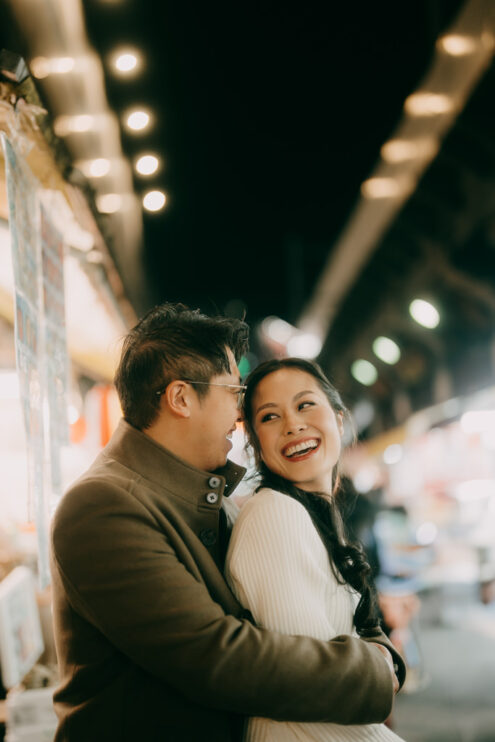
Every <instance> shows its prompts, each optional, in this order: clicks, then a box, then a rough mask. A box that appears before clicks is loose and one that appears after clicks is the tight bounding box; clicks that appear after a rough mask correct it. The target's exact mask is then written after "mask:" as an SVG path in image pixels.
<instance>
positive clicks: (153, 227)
mask: <svg viewBox="0 0 495 742" xmlns="http://www.w3.org/2000/svg"><path fill="white" fill-rule="evenodd" d="M459 5H460V3H459V2H458V1H457V2H452V1H451V2H431V1H430V0H423V1H417V0H414V2H413V1H411V2H401V3H397V2H383V3H379V4H376V3H374V4H371V3H364V2H363V3H358V4H356V3H354V4H347V5H345V6H342V7H340V6H336V5H335V4H333V3H332V4H330V3H327V2H325V3H322V2H320V3H317V2H307V3H305V4H304V6H302V5H294V6H292V7H284V5H283V4H282V3H274V2H254V3H249V4H247V3H242V4H241V3H232V2H215V3H212V4H206V3H199V2H181V3H176V2H165V3H162V4H161V6H160V8H161V10H160V11H157V10H156V6H155V4H154V3H151V2H149V1H147V2H141V3H138V2H131V0H128V2H127V3H126V4H123V5H122V6H121V7H118V8H117V7H115V6H113V7H107V8H106V9H105V8H104V7H103V5H102V4H101V3H97V2H96V1H93V2H86V3H85V6H86V10H87V14H88V26H89V32H90V37H91V40H92V43H93V44H94V45H95V47H96V48H97V49H98V51H100V52H101V53H103V54H105V53H106V52H107V51H109V50H110V49H111V48H112V46H113V45H114V44H115V43H117V42H120V43H122V42H126V41H127V42H129V43H131V44H135V45H136V46H137V47H138V48H142V49H143V50H144V51H145V54H146V59H147V64H146V68H145V71H144V73H143V74H142V75H141V76H140V77H139V78H137V79H136V80H135V81H134V82H129V81H128V80H126V81H122V80H115V78H112V77H111V76H109V77H108V79H107V89H108V94H109V99H110V103H111V104H112V105H113V106H114V107H115V108H116V110H117V111H120V110H124V109H125V108H126V106H127V105H128V104H131V103H134V102H142V103H146V104H148V105H149V106H150V107H151V108H152V109H153V110H154V111H156V114H157V121H156V125H155V128H154V130H153V132H152V133H151V134H149V135H147V136H146V137H145V138H144V139H143V140H141V139H140V140H138V139H136V138H131V137H129V136H126V135H125V134H124V135H123V136H124V139H123V144H124V149H125V151H126V152H127V153H128V154H130V155H132V154H133V152H136V153H137V152H138V151H139V150H140V149H143V146H144V147H145V148H147V149H148V148H149V149H153V150H156V151H157V152H159V153H161V154H162V155H163V158H164V161H165V167H164V169H163V172H162V173H161V175H160V176H159V177H158V178H157V180H156V182H157V185H162V186H163V187H164V188H165V189H166V191H167V194H168V198H169V202H168V208H167V209H166V210H165V212H164V213H163V214H162V215H159V216H158V215H155V216H145V255H146V265H147V270H148V275H149V277H150V286H151V287H152V290H151V291H150V299H151V300H164V299H171V300H179V299H180V300H183V301H185V302H187V303H191V304H195V305H201V306H202V307H203V308H204V309H205V310H207V311H214V310H215V309H219V310H221V311H222V310H224V308H225V305H226V304H227V302H229V301H230V300H233V299H240V300H242V301H243V302H244V303H245V304H246V305H247V310H248V319H251V320H256V319H257V318H258V317H262V316H264V315H266V314H280V315H281V316H284V317H285V318H286V319H289V320H292V321H295V320H296V318H297V315H298V313H299V312H300V310H301V308H302V305H303V303H304V301H305V300H306V299H307V298H308V296H309V294H310V292H311V290H312V288H313V285H314V281H315V278H316V276H317V274H318V272H319V270H320V269H321V267H322V265H323V262H324V260H325V258H326V256H327V255H328V252H329V250H330V249H331V246H332V243H333V242H334V241H335V238H336V236H337V235H338V232H339V231H340V229H341V228H342V227H343V225H344V223H345V221H346V218H347V216H348V215H349V212H350V210H351V209H352V206H353V204H354V202H355V200H356V198H357V196H358V192H359V186H360V183H361V182H362V180H363V179H364V178H365V177H366V176H367V175H368V174H369V172H370V170H371V168H372V167H373V165H374V163H375V161H376V159H377V157H378V154H379V149H380V146H381V144H382V143H383V142H384V141H385V139H386V138H387V136H388V135H389V134H390V133H391V131H392V130H393V129H394V127H395V125H396V123H397V120H398V118H399V116H400V113H401V109H402V105H403V102H404V99H405V98H406V97H407V95H408V94H409V93H410V92H411V91H412V90H413V89H414V88H415V86H416V85H417V84H418V82H419V81H420V79H421V77H422V76H423V74H424V73H425V71H426V69H427V67H428V64H429V62H430V59H431V54H432V52H433V48H434V42H435V39H436V37H437V36H438V33H439V32H440V30H441V29H442V28H444V27H445V26H446V25H448V22H449V21H450V20H451V18H452V15H453V14H454V11H455V10H456V9H457V8H458V7H459ZM337 8H338V9H337ZM136 185H137V186H138V187H142V184H141V183H137V184H136Z"/></svg>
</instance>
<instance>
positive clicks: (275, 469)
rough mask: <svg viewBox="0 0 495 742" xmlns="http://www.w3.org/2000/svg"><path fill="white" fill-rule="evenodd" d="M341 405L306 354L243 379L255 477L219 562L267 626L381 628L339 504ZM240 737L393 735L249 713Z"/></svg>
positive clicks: (260, 740)
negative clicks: (244, 734) (257, 476)
mask: <svg viewBox="0 0 495 742" xmlns="http://www.w3.org/2000/svg"><path fill="white" fill-rule="evenodd" d="M347 414H348V413H347V411H346V409H345V407H344V405H343V404H342V401H341V399H340V396H339V394H338V392H337V391H336V390H335V389H334V388H333V387H332V385H331V384H330V383H329V381H328V380H327V378H326V377H325V376H324V374H323V372H322V371H321V369H320V368H319V366H317V365H316V364H315V363H312V362H310V361H305V360H302V359H299V358H287V359H284V360H274V361H268V362H266V363H263V364H261V365H260V366H258V368H257V369H255V370H254V371H253V372H252V373H251V375H250V376H249V378H248V380H247V389H246V394H245V399H244V419H245V425H246V430H247V434H248V438H249V442H250V443H251V446H252V448H253V450H254V454H255V458H256V463H257V465H258V469H259V474H260V477H261V486H260V487H259V488H258V489H257V490H256V493H255V494H254V496H253V497H252V498H250V499H249V500H248V501H247V502H246V504H245V505H244V507H243V508H242V509H241V512H240V515H239V517H238V519H237V522H236V524H235V526H234V530H233V533H232V538H231V541H230V545H229V551H228V555H227V562H226V564H227V566H226V572H227V578H228V580H229V582H230V584H231V587H232V589H233V591H234V593H235V594H236V595H237V597H238V599H239V601H240V602H241V603H242V604H243V605H244V606H245V607H246V608H248V609H249V610H250V611H251V613H252V614H253V617H254V619H255V620H256V622H257V623H258V624H260V625H262V626H264V627H266V628H270V629H275V630H278V631H281V632H283V633H286V634H307V635H310V636H313V637H315V638H318V639H323V640H329V639H331V638H333V637H335V636H337V635H339V634H354V635H355V636H356V635H361V636H366V635H367V636H375V635H377V634H378V629H377V626H378V625H379V620H378V614H377V608H376V598H375V592H374V588H373V587H372V585H371V584H369V583H368V579H367V577H368V574H369V572H370V568H369V566H368V564H367V562H366V560H365V557H364V554H363V551H362V549H360V547H358V546H356V545H352V544H350V543H349V542H348V541H347V540H346V538H345V534H344V527H343V519H342V516H341V511H340V505H339V497H338V486H339V476H338V461H339V456H340V451H341V436H342V433H343V427H344V418H345V416H346V415H347ZM377 646H378V645H377ZM381 649H382V650H383V652H384V653H386V654H388V651H387V650H385V649H384V648H383V647H382V648H381ZM247 740H248V742H295V740H298V742H303V741H304V742H308V741H309V740H314V741H315V742H328V741H330V740H332V741H333V740H336V741H337V742H341V741H342V742H348V741H349V740H352V741H356V742H358V741H359V742H361V741H363V742H364V741H365V740H369V741H372V742H382V741H383V742H386V741H387V740H389V741H390V742H392V740H395V742H397V741H398V740H400V738H399V737H397V735H396V734H394V733H393V732H392V731H391V730H390V729H389V728H388V727H386V726H385V725H383V724H372V725H364V726H342V725H338V724H330V723H299V722H297V723H296V722H276V721H272V720H269V719H261V718H254V719H250V721H249V726H248V731H247Z"/></svg>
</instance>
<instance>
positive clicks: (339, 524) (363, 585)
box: [243, 358, 380, 636]
mask: <svg viewBox="0 0 495 742" xmlns="http://www.w3.org/2000/svg"><path fill="white" fill-rule="evenodd" d="M286 368H288V369H295V370H296V371H304V372H305V373H307V374H310V376H312V377H313V378H314V379H316V381H317V383H318V385H319V387H320V388H321V390H322V391H323V393H324V394H325V396H326V397H327V399H328V401H329V403H330V405H331V407H332V409H333V410H334V412H336V413H339V414H341V415H342V417H343V418H347V419H349V418H350V416H349V412H348V410H347V409H346V407H345V406H344V404H343V402H342V400H341V398H340V394H339V393H338V391H337V390H336V389H335V387H334V386H332V384H331V383H330V382H329V381H328V379H327V377H326V376H325V374H324V373H323V371H322V370H321V368H320V367H319V366H318V364H317V363H314V362H313V361H307V360H305V359H302V358H283V359H275V360H271V361H266V362H265V363H262V364H260V365H259V366H258V367H257V368H255V369H254V371H252V372H251V374H250V375H249V376H248V378H247V380H246V382H245V383H246V386H247V389H246V393H245V395H244V403H243V412H244V424H245V427H246V433H247V437H248V442H249V444H250V446H251V448H252V449H253V452H254V456H255V461H256V465H257V468H258V472H259V474H260V477H261V483H260V485H259V487H258V489H261V488H262V487H270V488H271V489H274V490H277V491H279V492H283V493H284V494H286V495H289V497H292V498H294V500H297V501H298V502H299V503H301V505H303V507H305V508H306V510H307V511H308V514H309V516H310V517H311V520H312V521H313V524H314V526H315V528H316V529H317V531H318V533H319V534H320V537H321V539H322V541H323V544H324V546H325V548H326V550H327V552H328V556H329V558H330V565H331V567H332V570H333V572H334V574H335V577H336V579H337V580H338V581H339V582H340V583H341V584H345V583H347V584H349V585H350V586H351V587H352V588H354V590H356V591H357V592H358V593H359V595H360V596H361V597H360V600H359V603H358V605H357V607H356V611H355V613H354V625H355V626H356V630H357V632H358V634H360V635H361V636H366V635H372V634H374V633H376V630H377V627H379V625H380V621H379V617H378V606H377V598H376V589H375V587H374V584H373V581H372V578H371V568H370V566H369V564H368V562H367V559H366V556H365V553H364V550H363V548H362V546H361V545H360V544H358V543H354V542H352V541H351V540H350V539H349V538H348V534H347V533H346V529H345V524H344V517H345V512H346V511H347V509H348V505H347V506H346V503H345V502H344V501H343V498H342V496H341V495H342V492H341V490H340V487H339V484H340V476H339V473H338V464H336V466H335V467H334V471H333V475H332V497H331V498H329V497H328V496H327V495H326V494H325V493H320V492H306V491H305V490H301V489H299V488H298V487H296V485H295V484H294V483H293V482H290V481H289V480H287V479H284V478H283V477H281V476H279V475H278V474H275V473H274V472H272V471H271V470H270V469H268V467H267V466H266V464H265V463H264V461H263V460H262V458H261V448H260V444H259V440H258V437H257V435H256V433H255V430H254V425H253V409H252V403H253V396H254V394H255V392H256V389H257V387H258V384H259V383H260V381H261V380H262V379H264V378H265V376H268V375H269V374H272V373H274V372H275V371H279V370H280V369H286Z"/></svg>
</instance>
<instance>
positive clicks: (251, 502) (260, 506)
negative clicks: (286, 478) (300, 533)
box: [236, 487, 312, 527]
mask: <svg viewBox="0 0 495 742" xmlns="http://www.w3.org/2000/svg"><path fill="white" fill-rule="evenodd" d="M280 518H284V520H286V521H287V520H289V521H293V522H294V523H296V524H301V525H302V524H305V523H307V524H311V525H312V521H311V518H310V515H309V513H308V511H307V510H306V508H305V507H304V505H302V504H301V503H300V502H298V501H297V500H295V499H294V498H293V497H290V495H286V494H285V493H284V492H279V491H278V490H274V489H272V488H271V487H262V488H261V489H259V490H257V491H256V492H255V493H254V494H253V495H252V496H251V497H250V498H249V499H248V500H247V501H246V502H245V503H244V505H243V506H242V508H241V512H240V513H239V515H238V518H237V520H236V527H239V526H241V525H243V524H244V525H246V524H247V523H249V524H254V523H256V522H257V521H262V520H263V521H266V520H268V519H269V520H270V521H271V522H274V523H275V522H277V519H278V520H279V519H280Z"/></svg>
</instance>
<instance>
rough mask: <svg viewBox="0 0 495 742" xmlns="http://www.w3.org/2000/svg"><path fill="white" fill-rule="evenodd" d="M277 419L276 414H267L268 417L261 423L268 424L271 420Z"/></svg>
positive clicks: (264, 416) (262, 419)
mask: <svg viewBox="0 0 495 742" xmlns="http://www.w3.org/2000/svg"><path fill="white" fill-rule="evenodd" d="M275 417H276V415H275V413H273V412H267V413H266V415H263V417H262V418H261V421H260V422H262V423H267V422H268V421H269V420H274V419H275Z"/></svg>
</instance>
